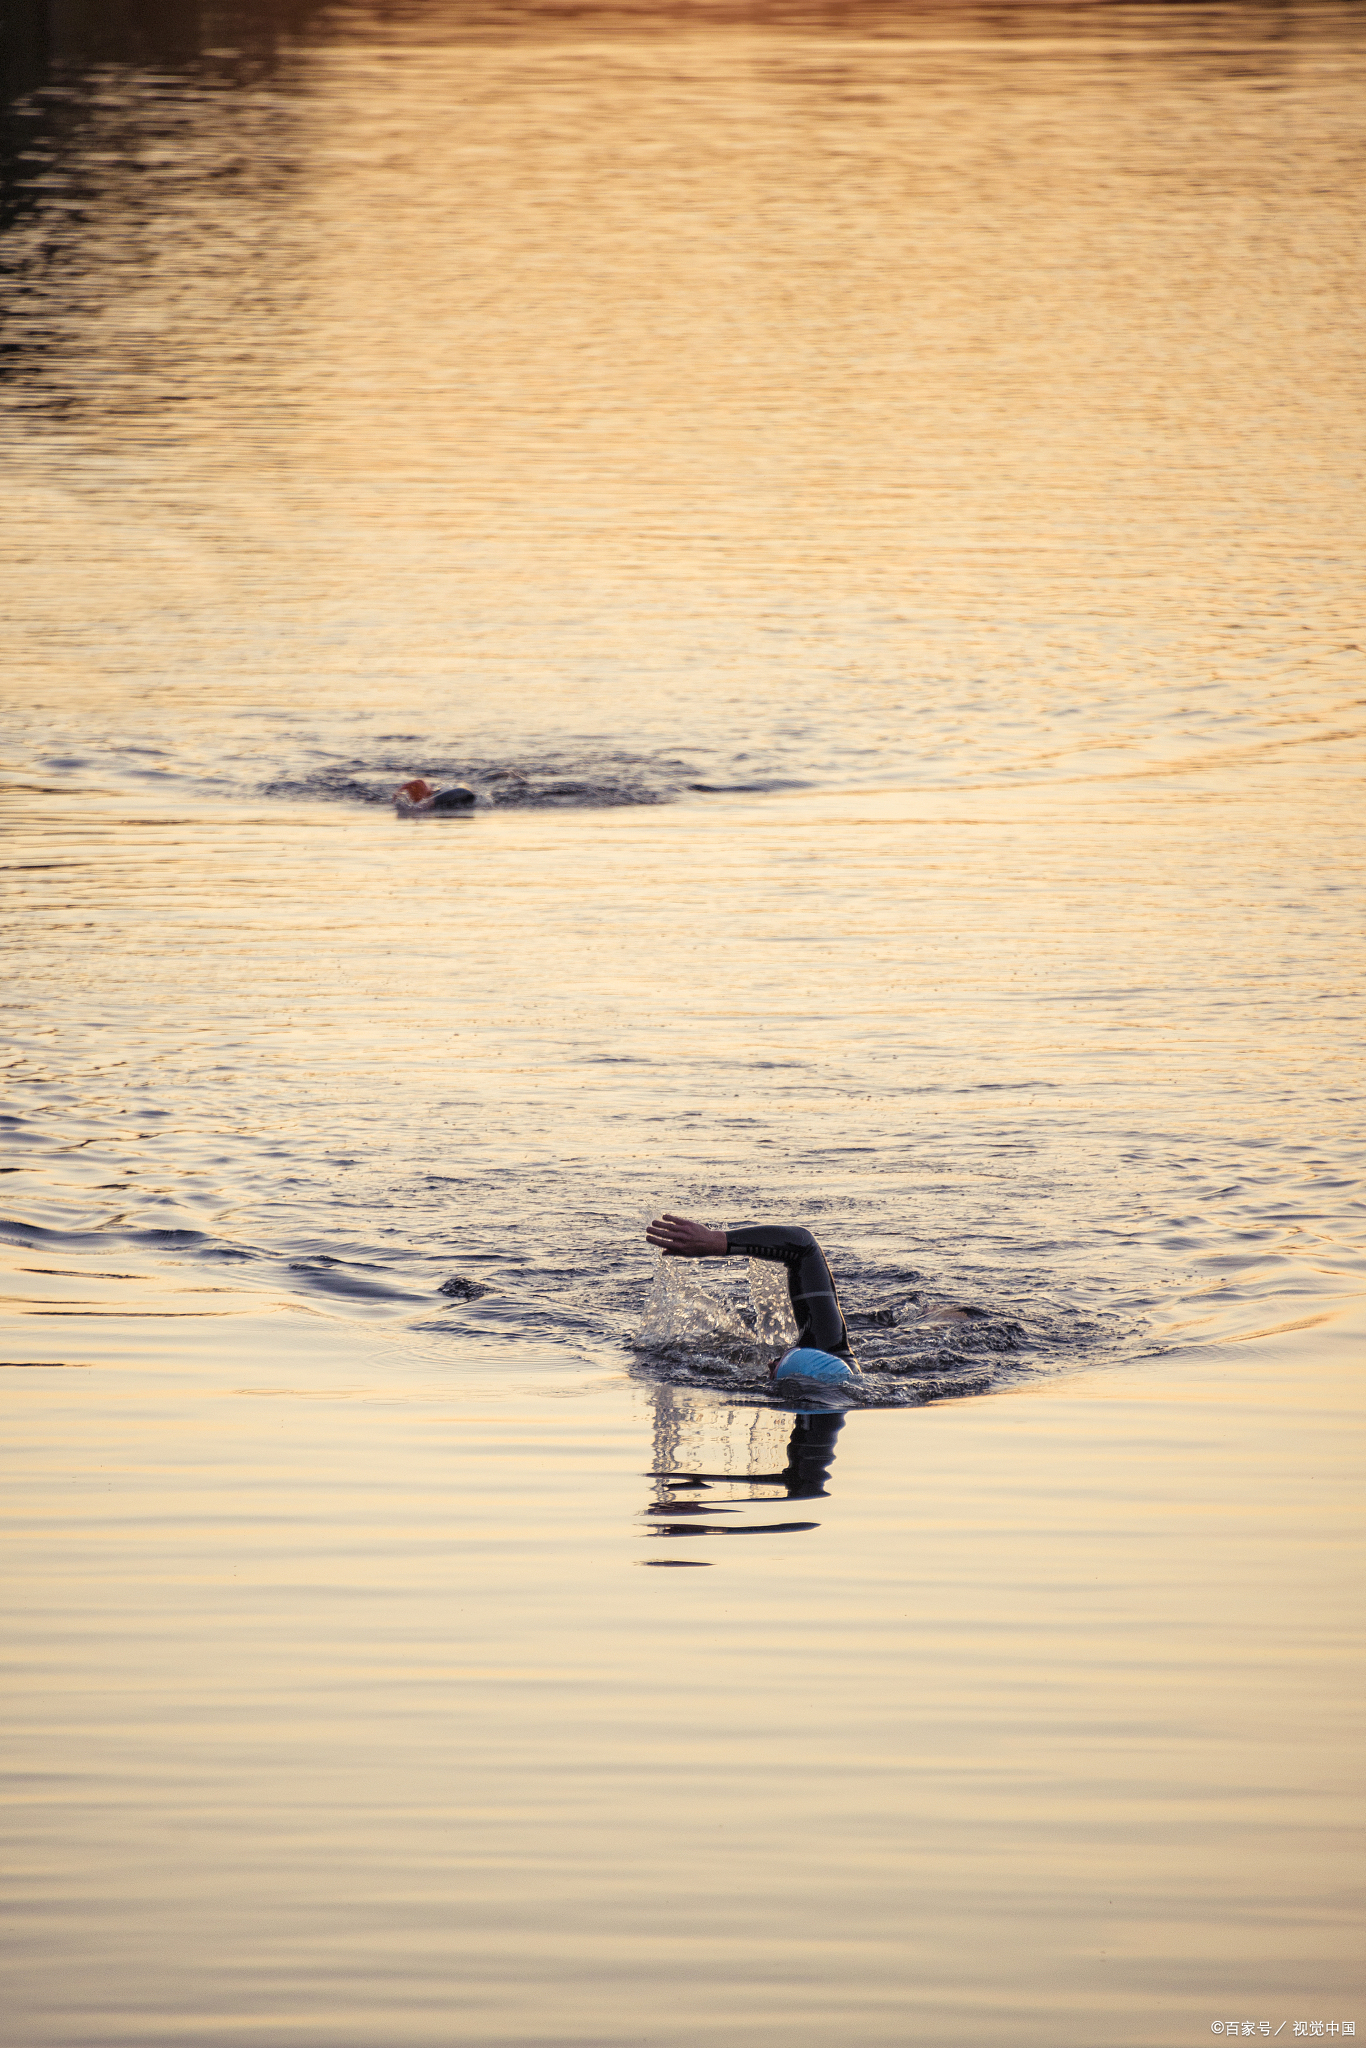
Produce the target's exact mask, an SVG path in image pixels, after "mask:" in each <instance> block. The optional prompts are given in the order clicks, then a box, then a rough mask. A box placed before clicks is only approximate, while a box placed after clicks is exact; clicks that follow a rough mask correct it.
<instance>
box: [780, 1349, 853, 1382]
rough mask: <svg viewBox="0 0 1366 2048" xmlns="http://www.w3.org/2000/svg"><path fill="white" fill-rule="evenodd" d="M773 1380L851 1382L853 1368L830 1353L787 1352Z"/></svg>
mask: <svg viewBox="0 0 1366 2048" xmlns="http://www.w3.org/2000/svg"><path fill="white" fill-rule="evenodd" d="M773 1377H774V1379H775V1380H794V1379H803V1380H851V1379H853V1377H854V1368H853V1367H852V1366H851V1365H846V1363H845V1361H844V1360H843V1359H842V1358H836V1357H835V1355H834V1353H833V1352H831V1351H789V1352H788V1354H787V1357H786V1358H785V1359H784V1360H783V1362H782V1364H781V1365H780V1366H779V1367H778V1370H777V1371H776V1372H775V1373H774V1375H773Z"/></svg>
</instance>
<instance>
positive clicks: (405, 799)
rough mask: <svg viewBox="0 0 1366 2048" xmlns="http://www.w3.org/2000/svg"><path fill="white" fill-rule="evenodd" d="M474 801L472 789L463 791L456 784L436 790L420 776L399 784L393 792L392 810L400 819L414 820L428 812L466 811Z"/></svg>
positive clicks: (449, 784)
mask: <svg viewBox="0 0 1366 2048" xmlns="http://www.w3.org/2000/svg"><path fill="white" fill-rule="evenodd" d="M474 801H475V797H474V791H473V790H472V789H463V788H462V787H461V786H460V784H459V783H458V782H452V783H448V784H447V786H446V787H445V788H444V789H438V788H437V787H436V785H435V783H432V782H428V781H427V779H426V777H425V776H422V775H418V776H415V777H414V779H413V780H412V781H411V782H401V783H400V784H399V786H398V788H397V789H396V790H395V791H394V809H395V810H396V811H397V812H398V814H399V816H400V818H416V817H420V816H422V815H423V814H424V813H426V812H428V811H467V810H468V809H469V808H470V805H471V804H472V803H473V802H474Z"/></svg>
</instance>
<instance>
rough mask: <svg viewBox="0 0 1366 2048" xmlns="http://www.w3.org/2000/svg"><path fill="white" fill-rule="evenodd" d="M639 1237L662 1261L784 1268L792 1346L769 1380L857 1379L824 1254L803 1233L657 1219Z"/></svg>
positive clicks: (781, 1226) (780, 1227)
mask: <svg viewBox="0 0 1366 2048" xmlns="http://www.w3.org/2000/svg"><path fill="white" fill-rule="evenodd" d="M645 1235H646V1238H647V1239H648V1241H649V1242H650V1243H651V1244H652V1245H654V1246H655V1247H656V1248H657V1249H658V1250H659V1251H661V1252H663V1254H664V1256H665V1258H666V1259H765V1260H767V1261H769V1262H771V1263H772V1264H774V1265H780V1266H786V1268H787V1292H788V1298H789V1299H790V1301H791V1303H792V1313H793V1315H794V1316H795V1317H796V1318H797V1345H796V1348H795V1349H794V1350H792V1351H789V1352H787V1353H786V1354H785V1355H784V1356H783V1357H782V1358H779V1359H776V1360H775V1361H774V1363H773V1364H772V1365H771V1366H770V1367H769V1376H770V1377H771V1378H772V1379H774V1380H797V1379H806V1380H820V1381H839V1380H850V1379H856V1378H858V1377H860V1373H859V1368H858V1365H857V1363H856V1362H855V1359H854V1356H853V1353H852V1351H851V1350H850V1348H849V1330H848V1326H847V1325H846V1323H845V1320H844V1314H843V1311H842V1310H841V1308H840V1304H839V1296H838V1295H837V1294H836V1292H835V1283H834V1280H833V1279H832V1278H831V1274H830V1268H829V1266H828V1265H827V1264H826V1263H825V1253H824V1252H823V1251H822V1250H821V1248H820V1246H819V1245H818V1244H817V1242H816V1240H815V1238H814V1237H813V1236H812V1235H811V1232H810V1231H809V1230H799V1229H797V1228H796V1227H795V1226H793V1225H792V1224H789V1223H742V1224H741V1225H740V1226H739V1228H738V1229H736V1230H708V1229H707V1227H706V1225H705V1224H703V1223H689V1222H688V1220H687V1218H686V1217H684V1216H661V1217H660V1218H659V1219H658V1221H657V1222H655V1223H652V1224H651V1225H650V1227H649V1229H648V1230H647V1231H646V1233H645Z"/></svg>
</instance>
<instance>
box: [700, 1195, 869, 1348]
mask: <svg viewBox="0 0 1366 2048" xmlns="http://www.w3.org/2000/svg"><path fill="white" fill-rule="evenodd" d="M726 1256H727V1257H728V1258H733V1259H765V1260H767V1261H769V1262H770V1263H772V1264H775V1265H781V1266H786V1267H787V1292H788V1298H789V1299H790V1301H791V1303H792V1313H793V1315H794V1316H795V1317H796V1318H797V1335H798V1338H799V1340H800V1342H801V1343H802V1344H806V1345H810V1347H811V1348H812V1350H814V1351H830V1352H833V1353H834V1354H835V1356H836V1357H837V1358H847V1357H849V1355H850V1351H849V1331H848V1328H847V1327H846V1325H845V1321H844V1313H843V1311H842V1309H841V1308H840V1304H839V1296H838V1295H837V1294H836V1292H835V1283H834V1280H833V1279H832V1278H831V1274H830V1268H829V1266H828V1265H827V1264H826V1262H825V1253H824V1252H823V1251H822V1250H821V1248H820V1246H819V1245H818V1244H817V1242H816V1240H815V1238H814V1237H813V1236H812V1235H811V1232H810V1231H809V1230H799V1229H797V1228H795V1227H794V1226H792V1225H790V1224H785V1223H742V1224H740V1226H739V1227H738V1229H735V1230H728V1231H727V1232H726Z"/></svg>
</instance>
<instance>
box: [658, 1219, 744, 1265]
mask: <svg viewBox="0 0 1366 2048" xmlns="http://www.w3.org/2000/svg"><path fill="white" fill-rule="evenodd" d="M645 1235H646V1237H647V1239H648V1240H649V1242H650V1243H651V1244H652V1245H654V1246H656V1248H657V1249H658V1250H659V1251H661V1252H663V1254H664V1256H665V1258H666V1259H724V1258H725V1256H726V1253H727V1252H728V1251H729V1249H730V1247H729V1245H728V1244H727V1242H726V1233H725V1231H724V1230H708V1229H707V1226H706V1224H705V1223H689V1221H688V1219H687V1217H686V1216H661V1217H660V1218H659V1220H658V1221H657V1222H655V1223H652V1224H651V1225H650V1227H649V1229H648V1230H647V1231H646V1233H645Z"/></svg>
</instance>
